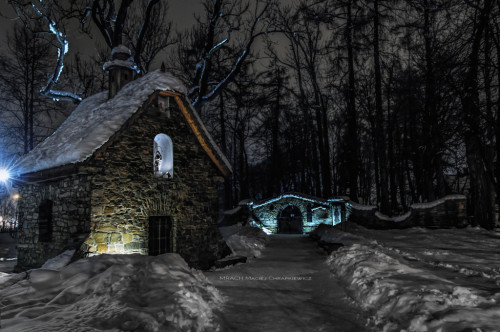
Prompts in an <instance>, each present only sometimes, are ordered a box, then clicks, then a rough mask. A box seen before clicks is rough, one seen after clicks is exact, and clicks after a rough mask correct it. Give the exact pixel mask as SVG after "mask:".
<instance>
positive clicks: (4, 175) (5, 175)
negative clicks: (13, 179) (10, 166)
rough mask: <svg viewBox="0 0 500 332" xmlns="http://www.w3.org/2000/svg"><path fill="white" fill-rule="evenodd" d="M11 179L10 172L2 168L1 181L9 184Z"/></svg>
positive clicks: (0, 170) (0, 169) (0, 171)
mask: <svg viewBox="0 0 500 332" xmlns="http://www.w3.org/2000/svg"><path fill="white" fill-rule="evenodd" d="M9 178H10V174H9V171H8V170H6V169H5V168H0V181H2V182H7V180H8V179H9Z"/></svg>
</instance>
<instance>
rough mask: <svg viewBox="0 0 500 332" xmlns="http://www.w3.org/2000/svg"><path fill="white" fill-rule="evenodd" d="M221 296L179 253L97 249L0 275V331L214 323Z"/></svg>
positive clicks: (205, 326) (191, 327)
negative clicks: (60, 263) (68, 260)
mask: <svg viewBox="0 0 500 332" xmlns="http://www.w3.org/2000/svg"><path fill="white" fill-rule="evenodd" d="M2 285H3V287H2ZM222 302H223V300H222V298H221V296H220V294H219V292H218V291H217V290H216V289H215V288H214V287H213V286H212V285H211V284H210V283H209V282H208V280H207V279H206V278H205V277H204V276H203V274H202V273H201V272H199V271H197V270H191V269H190V268H189V267H188V266H187V264H186V262H185V261H184V260H183V259H182V258H181V257H180V256H179V255H178V254H164V255H160V256H155V257H152V256H142V255H99V256H94V257H90V258H86V259H82V260H78V261H76V262H74V263H72V264H70V265H68V266H66V267H64V268H61V269H60V270H59V271H57V270H49V269H35V270H31V271H29V273H19V274H11V275H9V276H8V277H7V276H0V304H1V307H2V331H16V332H18V331H102V330H113V331H171V330H173V331H205V330H216V329H217V328H218V326H219V324H218V322H217V318H216V316H215V315H214V312H213V309H214V308H217V307H219V306H220V305H221V304H222Z"/></svg>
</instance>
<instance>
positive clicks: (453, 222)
mask: <svg viewBox="0 0 500 332" xmlns="http://www.w3.org/2000/svg"><path fill="white" fill-rule="evenodd" d="M466 202H467V198H466V197H465V196H464V195H449V196H445V197H443V198H441V199H439V200H436V201H434V202H429V203H418V204H413V205H412V206H411V207H410V210H409V211H408V212H407V213H406V214H403V215H400V216H395V217H388V216H385V215H383V214H381V213H379V212H378V211H377V207H376V206H366V205H360V204H356V203H352V202H350V203H349V206H350V209H351V214H350V217H349V221H352V222H355V223H357V224H360V225H362V226H364V227H367V228H374V229H390V228H409V227H415V226H419V227H427V228H449V227H465V226H467V224H468V220H467V212H466V211H467V209H466Z"/></svg>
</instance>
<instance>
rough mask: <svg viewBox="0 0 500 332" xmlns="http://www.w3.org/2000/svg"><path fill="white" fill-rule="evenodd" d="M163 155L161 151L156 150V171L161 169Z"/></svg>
mask: <svg viewBox="0 0 500 332" xmlns="http://www.w3.org/2000/svg"><path fill="white" fill-rule="evenodd" d="M161 160H162V156H161V153H160V151H158V150H156V154H155V162H154V171H155V173H157V172H159V171H160V164H161Z"/></svg>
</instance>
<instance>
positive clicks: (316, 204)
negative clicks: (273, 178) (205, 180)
mask: <svg viewBox="0 0 500 332" xmlns="http://www.w3.org/2000/svg"><path fill="white" fill-rule="evenodd" d="M246 205H247V206H248V209H249V210H250V211H249V218H250V220H251V221H254V222H256V223H257V224H261V225H262V226H264V227H265V228H267V229H269V230H270V231H271V232H272V233H277V232H278V216H279V215H280V213H281V211H283V210H284V209H285V208H286V207H288V206H290V205H293V206H296V207H297V208H299V209H300V213H301V214H302V225H303V231H304V233H305V234H308V233H310V232H311V231H313V230H314V229H315V228H316V227H317V226H318V225H320V224H327V225H334V224H338V223H340V222H341V221H342V218H345V216H343V215H344V214H345V212H346V210H345V202H344V201H341V202H340V201H339V202H335V203H334V202H330V201H327V200H325V199H322V198H317V197H312V196H309V195H305V194H300V193H287V194H283V195H281V196H280V197H277V198H272V199H268V200H265V201H263V202H258V203H253V202H249V203H246ZM308 206H310V207H311V210H312V218H311V222H307V208H308ZM335 211H337V212H335Z"/></svg>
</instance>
